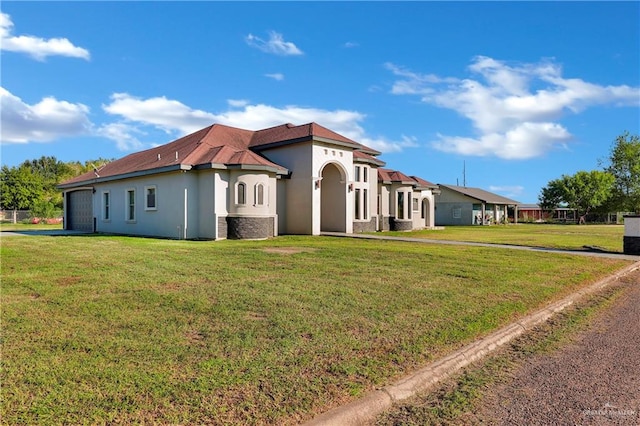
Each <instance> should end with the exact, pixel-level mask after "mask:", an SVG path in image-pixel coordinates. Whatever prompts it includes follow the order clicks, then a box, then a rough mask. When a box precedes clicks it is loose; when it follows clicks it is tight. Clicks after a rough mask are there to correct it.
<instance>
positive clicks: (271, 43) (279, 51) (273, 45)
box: [245, 31, 304, 56]
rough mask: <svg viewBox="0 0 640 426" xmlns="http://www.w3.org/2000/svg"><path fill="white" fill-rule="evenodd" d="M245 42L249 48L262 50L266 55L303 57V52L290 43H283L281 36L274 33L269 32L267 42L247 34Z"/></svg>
mask: <svg viewBox="0 0 640 426" xmlns="http://www.w3.org/2000/svg"><path fill="white" fill-rule="evenodd" d="M245 41H246V42H247V44H248V45H249V46H251V47H255V48H257V49H260V50H262V51H263V52H266V53H273V54H274V55H281V56H295V55H303V54H304V52H303V51H302V50H300V49H298V47H297V46H296V45H295V44H293V43H292V42H290V41H284V38H283V37H282V34H280V33H277V32H275V31H269V40H263V39H261V38H260V37H258V36H254V35H253V34H249V35H248V36H246V37H245Z"/></svg>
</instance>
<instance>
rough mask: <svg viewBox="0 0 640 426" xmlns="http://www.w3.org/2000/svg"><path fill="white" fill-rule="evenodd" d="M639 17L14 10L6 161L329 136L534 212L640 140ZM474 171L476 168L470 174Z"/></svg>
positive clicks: (209, 8) (81, 5)
mask: <svg viewBox="0 0 640 426" xmlns="http://www.w3.org/2000/svg"><path fill="white" fill-rule="evenodd" d="M639 16H640V3H639V2H509V3H504V2H442V3H440V2H393V3H392V2H246V3H245V2H186V3H183V2H99V3H94V2H53V3H44V2H42V3H40V2H38V3H35V2H3V4H2V15H1V16H0V36H1V37H2V40H1V44H0V45H1V47H2V53H1V60H2V62H1V71H2V74H1V85H0V86H1V89H0V100H1V102H2V103H1V107H2V110H1V112H2V131H1V139H2V145H1V149H2V151H1V154H2V158H1V162H2V164H3V165H4V164H6V165H10V166H12V165H18V164H20V163H21V162H22V161H24V160H26V159H32V158H39V157H40V156H43V155H53V156H56V157H57V158H58V159H60V160H63V161H71V160H79V161H85V160H89V159H95V158H98V157H103V158H119V157H122V156H124V155H127V154H129V153H131V152H134V151H137V150H142V149H146V148H150V147H153V146H156V145H159V144H163V143H167V142H170V141H172V140H174V139H176V138H178V137H180V136H182V135H184V134H187V133H190V132H192V131H195V130H198V129H200V128H202V127H205V126H207V125H209V124H212V123H214V122H217V123H222V124H227V125H231V126H236V127H241V128H246V129H260V128H265V127H270V126H274V125H279V124H283V123H287V122H290V123H294V124H303V123H307V122H311V121H315V122H317V123H319V124H321V125H324V126H326V127H328V128H331V129H333V130H335V131H337V132H339V133H341V134H343V135H345V136H347V137H350V138H352V139H354V140H356V141H358V142H361V143H363V144H365V145H368V146H371V147H372V148H376V149H378V150H380V151H382V152H383V154H382V155H381V156H380V158H381V159H382V160H384V161H386V162H387V167H388V168H391V169H396V170H400V171H402V172H404V173H406V174H411V175H418V176H420V177H422V178H424V179H427V180H429V181H431V182H434V183H443V184H456V183H460V184H462V183H463V167H464V168H465V169H466V183H467V186H472V187H480V188H483V189H486V190H490V191H493V192H496V193H498V194H501V195H504V196H507V197H511V198H514V199H516V200H518V201H521V202H525V203H529V202H536V201H537V197H538V194H539V192H540V188H541V187H543V186H544V185H546V184H547V182H549V180H551V179H555V178H558V177H560V176H561V175H562V174H573V173H575V172H576V171H578V170H593V169H596V168H598V167H599V163H598V160H602V159H605V158H606V156H607V154H608V153H609V150H610V148H611V144H612V142H613V140H614V139H615V137H616V136H618V135H620V134H621V133H622V132H623V131H625V130H626V131H629V132H631V133H632V134H638V133H640V19H638V17H639ZM463 165H464V166H463Z"/></svg>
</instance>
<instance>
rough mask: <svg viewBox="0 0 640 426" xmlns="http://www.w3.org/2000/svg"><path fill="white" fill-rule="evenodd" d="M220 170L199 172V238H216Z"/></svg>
mask: <svg viewBox="0 0 640 426" xmlns="http://www.w3.org/2000/svg"><path fill="white" fill-rule="evenodd" d="M217 174H218V171H215V170H212V171H201V172H200V173H198V188H199V197H198V200H197V203H198V228H199V229H200V233H199V235H198V237H199V238H205V239H211V240H213V239H215V238H216V232H217V223H216V219H215V208H216V186H215V184H216V175H217Z"/></svg>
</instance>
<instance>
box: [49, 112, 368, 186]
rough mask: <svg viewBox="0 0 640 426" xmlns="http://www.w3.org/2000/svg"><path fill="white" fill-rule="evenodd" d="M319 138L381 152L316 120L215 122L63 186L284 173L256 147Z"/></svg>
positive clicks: (114, 162)
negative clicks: (249, 171) (204, 170)
mask: <svg viewBox="0 0 640 426" xmlns="http://www.w3.org/2000/svg"><path fill="white" fill-rule="evenodd" d="M317 138H321V139H327V140H329V141H334V142H337V143H339V144H344V145H346V146H350V147H352V148H353V149H354V150H362V151H363V152H367V153H372V154H379V153H378V152H377V151H375V150H372V149H370V148H367V147H366V146H364V145H361V144H359V143H357V142H354V141H352V140H351V139H348V138H346V137H344V136H342V135H340V134H338V133H335V132H333V131H332V130H329V129H327V128H325V127H322V126H320V125H318V124H316V123H309V124H304V125H301V126H294V125H292V124H283V125H281V126H276V127H272V128H269V129H264V130H258V131H251V130H244V129H238V128H235V127H230V126H225V125H222V124H214V125H211V126H208V127H205V128H204V129H201V130H198V131H196V132H194V133H191V134H190V135H186V136H184V137H181V138H179V139H177V140H175V141H173V142H170V143H167V144H165V145H161V146H158V147H155V148H151V149H148V150H145V151H140V152H136V153H133V154H130V155H127V156H126V157H123V158H121V159H119V160H116V161H113V162H111V163H108V164H106V165H105V166H104V167H101V168H100V169H99V170H97V171H96V172H93V171H92V172H88V173H85V174H83V175H81V176H77V177H75V178H73V179H70V180H68V181H66V182H63V183H62V184H61V185H60V186H61V187H73V186H78V185H79V184H82V183H85V184H88V183H93V182H95V181H96V180H108V179H117V178H125V177H129V176H132V175H136V174H144V173H145V172H146V173H154V172H160V171H169V170H180V169H183V170H185V169H186V170H188V169H191V168H194V167H207V166H209V167H212V166H216V165H218V166H220V165H223V166H227V167H233V166H249V167H259V168H267V169H271V170H273V171H275V172H277V173H281V174H285V173H287V170H286V169H285V168H284V167H282V166H279V165H278V164H276V163H273V162H271V161H269V160H267V159H266V158H265V157H263V156H261V155H260V154H259V153H257V152H254V150H256V149H258V148H266V147H269V146H274V145H278V144H289V143H296V142H301V141H305V140H313V139H317ZM371 158H373V157H371Z"/></svg>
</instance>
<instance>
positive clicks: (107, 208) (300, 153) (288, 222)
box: [59, 123, 437, 239]
mask: <svg viewBox="0 0 640 426" xmlns="http://www.w3.org/2000/svg"><path fill="white" fill-rule="evenodd" d="M379 155H380V152H378V151H376V150H374V149H371V148H369V147H366V146H364V145H362V144H360V143H358V142H355V141H353V140H351V139H349V138H346V137H344V136H342V135H340V134H338V133H336V132H334V131H332V130H330V129H327V128H325V127H323V126H321V125H319V124H316V123H309V124H304V125H299V126H296V125H292V124H283V125H280V126H276V127H272V128H268V129H263V130H258V131H252V130H245V129H239V128H234V127H229V126H225V125H220V124H213V125H211V126H208V127H206V128H204V129H201V130H198V131H196V132H194V133H192V134H190V135H187V136H184V137H182V138H180V139H177V140H175V141H173V142H170V143H168V144H165V145H162V146H158V147H155V148H152V149H149V150H146V151H141V152H137V153H133V154H131V155H128V156H126V157H124V158H121V159H119V160H116V161H113V162H111V163H108V164H106V165H104V166H103V167H100V168H96V169H95V170H94V171H92V172H89V173H86V174H84V175H81V176H78V177H76V178H73V179H71V180H68V181H66V182H64V183H62V184H61V185H60V186H59V188H60V189H62V190H63V192H64V197H63V199H64V226H65V229H76V230H83V231H89V232H105V233H114V234H126V235H143V236H157V237H167V238H180V239H224V238H233V239H244V238H249V239H259V238H268V237H272V236H276V235H280V234H306V235H319V234H320V233H321V232H329V231H333V232H346V233H353V232H367V231H376V230H385V229H421V228H425V227H432V226H433V221H434V212H433V209H434V206H435V203H434V199H433V196H434V193H435V192H437V186H436V185H433V184H431V183H429V182H427V181H425V180H423V179H420V178H417V177H409V176H405V175H403V174H402V173H400V172H394V171H389V170H387V169H382V168H381V167H383V166H384V165H385V163H384V162H383V161H381V160H380V159H378V158H377V157H378V156H379Z"/></svg>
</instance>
